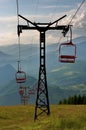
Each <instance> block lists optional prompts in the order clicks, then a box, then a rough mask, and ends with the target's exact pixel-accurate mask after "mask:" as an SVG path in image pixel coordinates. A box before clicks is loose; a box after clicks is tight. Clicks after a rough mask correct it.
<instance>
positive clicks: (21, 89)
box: [19, 87, 24, 95]
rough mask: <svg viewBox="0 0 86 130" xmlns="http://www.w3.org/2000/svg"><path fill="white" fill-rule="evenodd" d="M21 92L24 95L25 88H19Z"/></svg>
mask: <svg viewBox="0 0 86 130" xmlns="http://www.w3.org/2000/svg"><path fill="white" fill-rule="evenodd" d="M19 94H20V95H23V94H24V89H23V88H22V87H20V88H19Z"/></svg>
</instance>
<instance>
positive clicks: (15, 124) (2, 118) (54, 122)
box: [0, 105, 86, 130]
mask: <svg viewBox="0 0 86 130" xmlns="http://www.w3.org/2000/svg"><path fill="white" fill-rule="evenodd" d="M50 110H51V114H50V116H46V115H44V114H43V115H42V116H40V117H39V119H37V120H36V121H35V122H34V105H26V106H23V105H18V106H0V130H86V105H51V106H50Z"/></svg>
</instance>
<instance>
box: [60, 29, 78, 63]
mask: <svg viewBox="0 0 86 130" xmlns="http://www.w3.org/2000/svg"><path fill="white" fill-rule="evenodd" d="M67 47H70V48H71V49H73V53H72V54H64V52H62V50H63V48H66V51H67ZM75 59H76V45H75V44H73V43H72V30H71V27H70V41H69V42H66V43H62V44H60V46H59V61H60V62H64V63H74V62H75Z"/></svg>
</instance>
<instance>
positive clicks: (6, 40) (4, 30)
mask: <svg viewBox="0 0 86 130" xmlns="http://www.w3.org/2000/svg"><path fill="white" fill-rule="evenodd" d="M62 6H63V5H62ZM54 7H55V5H54V6H52V5H50V6H47V5H46V6H45V8H54ZM58 7H59V6H58ZM64 7H65V6H64ZM77 7H78V5H77ZM43 8H44V7H43ZM75 12H76V9H71V10H70V11H65V12H60V13H57V12H56V11H55V13H52V12H49V14H48V15H46V14H38V15H35V14H32V15H29V16H28V15H24V17H26V18H27V19H29V20H31V21H32V22H34V21H35V22H53V21H55V20H57V19H59V18H60V17H62V16H63V15H65V14H67V17H65V18H64V19H63V20H61V21H59V22H58V24H62V25H64V24H65V25H66V24H68V23H69V22H70V20H71V18H72V17H73V15H74V13H75ZM20 24H26V22H25V21H24V20H20ZM72 24H73V28H74V29H73V36H74V37H76V36H80V35H81V36H84V35H85V34H86V4H84V6H83V7H82V8H81V9H80V10H79V12H78V13H77V15H76V17H74V19H73V21H72ZM60 36H61V32H59V31H49V32H48V33H47V37H46V42H47V43H57V42H58V40H59V37H60ZM32 42H33V43H39V32H38V31H33V30H32V31H31V30H29V31H23V33H22V34H21V43H22V44H23V43H24V44H26V43H30V44H31V43H32ZM14 43H17V16H15V15H14V16H5V17H4V16H1V17H0V45H2V44H3V45H6V44H14Z"/></svg>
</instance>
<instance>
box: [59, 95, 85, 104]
mask: <svg viewBox="0 0 86 130" xmlns="http://www.w3.org/2000/svg"><path fill="white" fill-rule="evenodd" d="M59 104H75V105H78V104H83V105H84V104H86V96H85V95H74V96H70V97H68V98H67V99H66V98H65V99H63V100H60V101H59Z"/></svg>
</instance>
